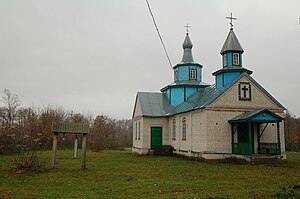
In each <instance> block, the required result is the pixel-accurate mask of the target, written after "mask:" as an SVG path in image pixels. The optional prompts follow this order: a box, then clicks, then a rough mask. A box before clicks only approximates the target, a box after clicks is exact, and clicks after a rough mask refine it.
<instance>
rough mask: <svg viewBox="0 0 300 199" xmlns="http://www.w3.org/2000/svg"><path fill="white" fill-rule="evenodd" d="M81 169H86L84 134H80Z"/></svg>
mask: <svg viewBox="0 0 300 199" xmlns="http://www.w3.org/2000/svg"><path fill="white" fill-rule="evenodd" d="M81 158H82V165H81V168H82V169H86V134H83V136H82V157H81Z"/></svg>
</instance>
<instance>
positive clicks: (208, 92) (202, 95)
mask: <svg viewBox="0 0 300 199" xmlns="http://www.w3.org/2000/svg"><path fill="white" fill-rule="evenodd" d="M220 92H221V90H219V89H216V87H215V85H212V86H208V87H205V88H203V89H201V90H200V91H199V92H197V93H195V94H194V95H192V96H191V97H189V98H188V99H187V100H185V101H184V102H182V103H181V104H179V105H178V106H176V107H175V108H173V109H172V111H171V112H170V115H174V114H177V113H183V112H187V111H191V110H194V109H199V108H204V107H206V106H207V105H208V104H209V101H211V99H213V98H214V97H216V96H218V95H219V93H220Z"/></svg>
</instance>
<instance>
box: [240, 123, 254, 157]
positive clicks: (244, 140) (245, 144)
mask: <svg viewBox="0 0 300 199" xmlns="http://www.w3.org/2000/svg"><path fill="white" fill-rule="evenodd" d="M249 144H250V143H249V133H248V124H247V123H241V124H239V127H238V148H239V149H238V153H239V154H241V155H251V154H252V152H251V151H250V149H249Z"/></svg>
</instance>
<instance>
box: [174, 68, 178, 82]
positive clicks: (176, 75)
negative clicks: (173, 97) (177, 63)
mask: <svg viewBox="0 0 300 199" xmlns="http://www.w3.org/2000/svg"><path fill="white" fill-rule="evenodd" d="M174 76H175V77H174V79H175V82H177V81H178V70H175V74H174Z"/></svg>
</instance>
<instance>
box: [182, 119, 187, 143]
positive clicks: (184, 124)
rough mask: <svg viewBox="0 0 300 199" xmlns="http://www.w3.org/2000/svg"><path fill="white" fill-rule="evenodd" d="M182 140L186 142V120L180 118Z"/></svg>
mask: <svg viewBox="0 0 300 199" xmlns="http://www.w3.org/2000/svg"><path fill="white" fill-rule="evenodd" d="M182 140H186V120H185V117H184V118H182Z"/></svg>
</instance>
